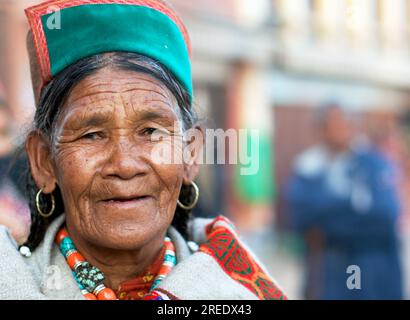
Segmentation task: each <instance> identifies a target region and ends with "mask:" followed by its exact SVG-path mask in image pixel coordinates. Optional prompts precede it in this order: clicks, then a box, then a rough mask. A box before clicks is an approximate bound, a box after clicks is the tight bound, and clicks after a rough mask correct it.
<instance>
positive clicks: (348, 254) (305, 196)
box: [288, 105, 403, 299]
mask: <svg viewBox="0 0 410 320" xmlns="http://www.w3.org/2000/svg"><path fill="white" fill-rule="evenodd" d="M316 120H317V123H316V125H317V127H318V129H319V130H320V135H321V138H322V139H321V143H320V144H318V145H315V146H313V147H311V148H309V149H307V150H306V151H304V152H303V153H302V154H301V155H299V156H298V157H297V158H296V161H295V165H294V173H293V177H292V178H291V181H290V183H289V188H288V201H289V204H290V208H291V214H292V219H293V225H294V227H295V228H296V230H297V231H298V232H300V233H301V234H302V235H303V237H304V239H305V242H306V248H307V252H306V268H307V276H306V287H305V296H306V298H308V299H401V298H402V297H403V292H402V275H401V267H400V261H399V248H398V239H397V234H396V233H397V232H396V221H397V218H398V213H399V203H398V198H397V195H396V189H395V176H396V175H395V172H394V171H395V170H394V167H393V165H392V164H391V163H390V162H389V161H388V160H387V158H386V157H384V156H383V154H382V153H381V152H380V151H379V150H378V149H377V148H376V147H375V146H374V145H372V144H370V143H363V142H359V143H356V140H357V139H355V138H356V137H355V134H354V132H355V131H354V126H353V123H352V119H350V118H349V117H348V115H347V114H346V113H344V111H343V110H342V109H341V108H340V107H339V106H337V105H328V106H325V107H323V108H321V109H320V110H319V111H318V115H317V119H316ZM349 266H358V267H359V268H360V274H358V275H357V276H358V278H357V281H359V282H360V284H359V285H358V286H357V287H356V289H351V288H350V289H349V287H348V284H347V283H348V278H349V273H348V267H349ZM356 285H357V283H356ZM359 287H360V289H359Z"/></svg>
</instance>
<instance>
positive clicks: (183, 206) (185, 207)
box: [177, 181, 199, 211]
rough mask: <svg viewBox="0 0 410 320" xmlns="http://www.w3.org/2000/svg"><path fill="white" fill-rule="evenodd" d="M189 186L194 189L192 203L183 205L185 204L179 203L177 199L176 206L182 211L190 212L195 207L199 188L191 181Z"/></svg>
mask: <svg viewBox="0 0 410 320" xmlns="http://www.w3.org/2000/svg"><path fill="white" fill-rule="evenodd" d="M191 185H192V186H193V187H194V190H195V198H194V201H193V202H192V203H191V204H189V205H185V204H183V203H181V202H180V201H179V199H178V200H177V204H178V206H180V207H181V208H182V209H184V210H187V211H188V210H192V209H193V208H194V207H195V206H196V204H197V203H198V199H199V188H198V186H197V185H196V183H195V182H193V181H191Z"/></svg>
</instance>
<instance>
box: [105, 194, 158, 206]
mask: <svg viewBox="0 0 410 320" xmlns="http://www.w3.org/2000/svg"><path fill="white" fill-rule="evenodd" d="M151 198H152V197H151V196H116V197H112V198H109V199H105V200H102V201H100V202H101V203H102V204H103V205H104V206H108V207H113V208H124V209H126V208H134V207H137V206H140V205H142V204H144V203H145V202H146V201H148V200H149V199H151Z"/></svg>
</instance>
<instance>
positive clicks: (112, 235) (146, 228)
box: [93, 219, 167, 250]
mask: <svg viewBox="0 0 410 320" xmlns="http://www.w3.org/2000/svg"><path fill="white" fill-rule="evenodd" d="M161 225H162V224H161V223H159V222H158V221H157V220H150V221H146V220H145V219H143V221H135V219H130V220H127V219H116V221H112V222H111V223H110V224H109V225H107V224H103V225H100V227H99V228H98V230H99V232H98V235H96V236H93V239H94V240H95V241H93V242H95V243H96V244H98V246H102V247H106V248H110V249H116V250H135V249H138V248H140V247H142V246H144V245H145V244H146V243H148V242H150V241H152V240H153V239H155V238H156V237H157V236H158V235H161V234H162V233H164V232H165V231H166V228H167V225H166V224H165V225H164V228H161ZM162 229H164V230H162Z"/></svg>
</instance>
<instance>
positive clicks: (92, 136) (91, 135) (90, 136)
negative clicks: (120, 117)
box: [81, 132, 102, 140]
mask: <svg viewBox="0 0 410 320" xmlns="http://www.w3.org/2000/svg"><path fill="white" fill-rule="evenodd" d="M100 138H102V133H101V132H89V133H86V134H85V135H83V136H82V137H81V139H87V140H97V139H100Z"/></svg>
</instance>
